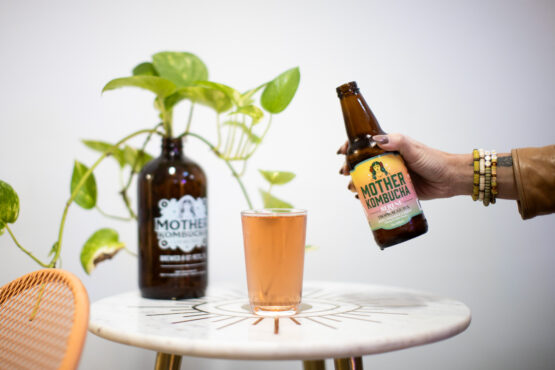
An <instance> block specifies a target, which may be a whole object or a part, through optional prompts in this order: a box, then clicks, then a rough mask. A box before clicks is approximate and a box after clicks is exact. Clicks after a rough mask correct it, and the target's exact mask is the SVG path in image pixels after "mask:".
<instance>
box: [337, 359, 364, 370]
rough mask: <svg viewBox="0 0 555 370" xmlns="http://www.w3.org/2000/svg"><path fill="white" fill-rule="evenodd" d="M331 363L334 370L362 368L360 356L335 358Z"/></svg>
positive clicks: (358, 369) (356, 369)
mask: <svg viewBox="0 0 555 370" xmlns="http://www.w3.org/2000/svg"><path fill="white" fill-rule="evenodd" d="M333 363H334V365H335V370H362V358H361V357H347V358H336V359H334V360H333Z"/></svg>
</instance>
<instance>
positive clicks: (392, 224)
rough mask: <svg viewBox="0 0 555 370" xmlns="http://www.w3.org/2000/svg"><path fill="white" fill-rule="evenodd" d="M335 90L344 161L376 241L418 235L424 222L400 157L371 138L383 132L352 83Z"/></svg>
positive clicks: (386, 244) (388, 242)
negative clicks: (343, 138)
mask: <svg viewBox="0 0 555 370" xmlns="http://www.w3.org/2000/svg"><path fill="white" fill-rule="evenodd" d="M337 95H338V96H339V100H340V101H341V109H342V111H343V118H344V119H345V128H346V130H347V136H348V138H349V147H348V149H347V165H348V167H349V170H350V174H351V178H352V180H353V184H354V185H355V187H356V191H357V193H358V197H359V199H360V201H361V203H362V207H363V208H364V211H365V213H366V217H367V219H368V223H369V225H370V228H371V230H372V232H373V233H374V239H375V240H376V243H378V246H379V247H380V248H381V249H384V248H386V247H389V246H392V245H395V244H398V243H402V242H404V241H406V240H409V239H412V238H415V237H417V236H419V235H422V234H424V233H425V232H426V231H428V223H427V222H426V218H425V217H424V213H423V212H422V208H421V207H420V202H419V201H418V197H417V195H416V191H415V190H414V186H413V184H412V181H411V179H410V175H409V173H408V171H407V168H406V166H405V162H404V160H403V158H402V157H401V155H400V154H399V153H398V152H387V151H385V150H383V149H381V148H380V147H378V146H377V145H376V142H375V141H374V140H373V139H372V137H373V136H374V135H383V134H385V132H384V131H383V130H382V128H381V127H380V124H379V123H378V121H377V120H376V117H375V116H374V114H373V113H372V111H371V110H370V108H369V107H368V104H366V101H365V100H364V97H363V96H362V95H361V94H360V92H359V89H358V87H357V84H356V82H349V83H347V84H344V85H341V86H339V87H338V88H337Z"/></svg>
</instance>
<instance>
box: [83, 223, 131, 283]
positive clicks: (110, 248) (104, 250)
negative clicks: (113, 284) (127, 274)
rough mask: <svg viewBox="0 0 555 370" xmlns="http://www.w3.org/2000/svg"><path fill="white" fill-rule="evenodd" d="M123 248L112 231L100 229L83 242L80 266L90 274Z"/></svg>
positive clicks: (122, 244)
mask: <svg viewBox="0 0 555 370" xmlns="http://www.w3.org/2000/svg"><path fill="white" fill-rule="evenodd" d="M124 247H125V244H124V243H122V242H121V241H120V240H119V235H118V233H117V231H115V230H114V229H108V228H105V229H100V230H98V231H96V232H95V233H94V234H92V236H91V237H90V238H89V239H88V240H87V241H86V242H85V245H83V248H82V249H81V265H82V266H83V269H84V270H85V272H86V273H87V274H90V273H91V272H92V271H93V270H94V269H95V267H96V265H97V264H98V263H99V262H102V261H104V260H106V259H110V258H112V257H114V256H115V255H116V253H118V252H119V251H120V250H122V249H123V248H124Z"/></svg>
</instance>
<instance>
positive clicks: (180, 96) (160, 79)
mask: <svg viewBox="0 0 555 370" xmlns="http://www.w3.org/2000/svg"><path fill="white" fill-rule="evenodd" d="M299 81H300V72H299V68H293V69H290V70H287V71H285V72H283V73H281V74H280V75H279V76H277V77H276V78H275V79H273V80H272V81H269V82H266V83H263V84H261V85H259V86H257V87H256V88H253V89H250V90H247V91H245V92H244V93H240V92H239V91H238V90H236V89H234V88H233V87H231V86H228V85H225V84H222V83H218V82H214V81H208V69H207V68H206V65H205V64H204V62H203V61H202V60H201V59H200V58H198V57H197V56H196V55H194V54H191V53H187V52H170V51H164V52H160V53H156V54H154V55H153V56H152V60H151V61H145V62H143V63H140V64H138V65H136V66H135V68H133V70H132V76H127V77H121V78H116V79H113V80H111V81H109V82H108V83H107V84H106V85H105V86H104V88H103V89H102V92H104V91H110V90H115V89H119V88H122V87H138V88H141V89H145V90H148V91H150V92H152V93H154V94H155V99H154V107H155V109H157V110H158V111H159V117H160V118H161V122H160V123H158V124H157V125H156V126H155V127H153V128H151V129H142V130H139V131H136V132H134V133H133V134H130V135H128V136H126V137H124V138H123V139H121V140H119V141H118V142H117V144H110V143H108V142H104V141H95V140H83V143H84V144H85V145H86V146H87V147H88V148H90V149H92V150H95V151H97V152H100V153H102V154H104V155H103V156H101V157H100V158H99V159H98V160H97V161H96V162H95V163H94V164H93V165H92V167H91V168H90V169H89V168H88V167H87V166H86V165H84V164H83V163H80V162H78V161H75V163H74V166H73V173H72V177H71V184H70V189H71V196H70V199H69V200H68V202H66V205H65V208H64V212H63V214H62V219H61V222H60V228H59V232H58V240H56V241H55V242H54V244H53V245H52V248H51V250H50V253H49V256H50V257H51V260H50V262H48V263H43V262H42V261H40V260H39V259H37V258H36V257H35V256H34V255H33V254H32V253H31V252H29V251H28V250H26V249H25V248H24V247H23V246H22V245H21V244H20V243H19V242H18V241H17V240H16V238H15V236H14V235H11V237H12V239H13V241H14V242H15V244H16V245H17V246H18V247H19V248H20V249H21V250H22V251H23V252H25V253H26V254H27V255H29V256H30V257H31V258H32V259H33V260H35V261H36V262H37V263H39V264H40V265H41V266H43V267H55V266H56V265H57V262H58V260H59V258H60V255H61V247H62V237H63V232H64V225H65V221H66V216H67V214H68V209H69V207H70V205H71V204H72V202H73V201H74V202H75V203H77V204H78V205H79V206H81V207H83V208H85V209H92V208H95V207H96V203H97V196H98V195H97V186H96V180H95V176H94V174H93V170H94V169H95V168H96V167H97V166H98V165H99V164H100V163H101V162H102V160H103V159H104V157H105V156H111V157H113V158H114V159H115V160H116V161H117V162H118V164H119V166H120V172H122V173H123V171H122V170H124V169H125V168H126V167H127V166H129V167H130V171H129V172H128V174H129V178H128V179H127V181H125V182H123V181H122V186H123V188H122V189H121V191H120V194H121V196H122V200H123V203H124V204H125V206H126V208H127V211H128V213H129V218H136V214H135V212H134V211H133V209H132V207H131V202H130V200H129V197H128V195H127V191H128V189H129V186H130V185H131V184H132V180H133V176H134V175H135V174H136V173H137V172H138V171H140V170H141V169H142V167H143V166H144V165H145V164H146V163H147V162H149V161H150V160H151V159H152V156H150V155H149V154H148V153H146V152H145V151H144V150H139V149H136V148H133V147H131V146H129V145H127V144H126V143H127V141H128V140H129V139H131V138H133V137H136V136H138V135H143V134H148V136H147V137H146V139H145V141H144V144H143V146H142V148H146V146H147V144H148V142H149V140H150V139H151V137H152V135H154V134H160V130H161V129H163V130H164V131H165V132H164V133H163V136H165V137H176V136H178V137H185V136H187V135H190V136H192V137H195V138H197V139H199V140H201V141H202V142H204V143H205V144H207V145H208V146H209V147H210V148H211V150H212V151H213V152H214V153H215V154H216V155H217V156H218V157H220V158H222V159H223V160H224V161H225V164H226V165H227V166H228V167H229V169H230V170H231V173H232V174H233V176H234V178H235V179H237V181H238V183H239V185H240V187H241V190H242V192H243V195H244V196H245V199H246V201H247V203H248V205H249V207H250V208H252V204H251V201H250V198H249V196H248V193H247V191H246V188H245V186H244V184H243V182H242V180H241V176H243V174H244V173H245V169H246V167H247V166H246V164H247V160H248V159H249V158H251V156H252V155H253V154H254V152H255V151H256V150H257V148H258V146H259V145H260V144H261V142H262V141H263V140H264V137H265V136H266V133H267V132H268V129H269V128H270V126H271V122H272V114H277V113H280V112H282V111H283V110H284V109H285V108H286V107H287V106H288V105H289V104H290V102H291V100H292V99H293V97H294V95H295V93H296V91H297V88H298V85H299ZM261 91H262V94H261V96H260V101H259V103H258V102H256V100H255V96H256V95H257V94H258V93H259V92H261ZM184 100H187V101H190V102H191V103H192V104H191V107H190V109H191V110H190V113H189V119H188V121H187V123H186V129H185V131H183V133H182V134H181V135H176V136H174V135H173V109H174V107H175V106H176V105H177V104H178V103H180V102H182V101H184ZM193 104H195V105H196V104H198V105H204V106H206V107H209V108H211V109H213V110H214V111H215V112H216V113H217V114H218V119H217V120H216V124H217V126H216V127H217V144H216V145H214V144H212V143H211V142H210V141H209V140H206V139H205V138H204V137H202V136H200V135H198V134H196V133H194V132H192V131H190V130H189V129H190V125H191V122H192V116H193ZM263 109H264V110H265V111H266V112H268V113H270V115H268V117H269V118H268V120H267V122H266V124H264V123H262V121H263V119H264V118H265V116H266V114H265V112H264V111H263ZM223 113H227V115H226V119H224V121H226V122H224V123H223V124H221V123H220V122H221V118H220V115H221V114H223ZM231 161H239V163H242V165H243V169H242V171H241V172H240V173H238V171H236V169H235V168H234V166H233V165H232V164H231ZM241 161H242V162H241ZM234 163H236V162H234ZM260 172H261V174H262V175H263V176H264V178H265V179H266V180H267V181H268V182H269V184H270V189H269V190H268V191H263V190H261V191H260V192H261V195H262V200H263V203H264V207H267V208H291V207H292V205H291V204H289V203H287V202H285V201H283V200H281V199H279V198H276V197H274V196H273V195H272V194H270V191H271V188H272V186H273V185H282V184H285V183H288V182H290V181H291V180H292V179H293V178H294V177H295V175H294V174H293V173H291V172H282V171H260ZM99 212H101V213H103V214H104V215H106V216H108V217H114V218H118V219H125V218H126V217H121V216H114V215H109V214H106V213H104V212H102V211H101V210H100V209H99ZM18 214H19V198H18V196H17V193H15V191H14V190H13V189H12V188H11V186H10V185H8V184H6V183H5V182H2V181H0V234H1V233H2V232H3V229H4V228H5V227H6V225H7V224H8V223H11V222H15V220H16V219H17V216H18ZM123 248H125V247H124V244H123V243H122V242H120V241H119V235H118V234H117V232H116V231H114V230H112V229H101V230H98V231H97V232H95V233H94V234H93V235H92V236H91V237H90V238H89V239H88V240H87V242H86V243H85V245H84V247H83V249H82V252H81V263H82V264H83V268H84V269H85V271H87V273H90V272H91V271H92V270H93V269H94V268H95V266H96V264H97V263H99V262H100V261H102V260H104V259H109V258H111V257H112V256H113V255H115V254H116V253H117V252H118V251H119V250H121V249H123Z"/></svg>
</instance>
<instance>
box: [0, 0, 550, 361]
mask: <svg viewBox="0 0 555 370" xmlns="http://www.w3.org/2000/svg"><path fill="white" fill-rule="evenodd" d="M161 50H185V51H191V52H194V53H196V54H198V55H199V56H200V57H201V58H203V59H204V60H205V61H206V63H207V65H208V67H209V70H210V74H211V76H210V77H211V79H213V80H215V81H220V82H224V83H227V84H230V85H232V86H235V87H237V88H238V89H240V90H245V89H248V88H251V87H254V86H256V85H257V84H258V83H260V82H262V81H265V80H267V79H270V78H272V77H274V76H275V75H277V74H278V73H280V72H281V71H283V70H285V69H287V68H289V67H292V66H296V65H298V66H300V67H301V73H302V81H301V86H300V89H299V91H298V94H297V97H296V98H295V100H294V101H293V103H292V104H291V106H290V107H289V108H288V109H287V110H286V111H285V112H284V113H283V114H281V115H279V116H277V117H275V118H276V119H275V124H274V125H273V127H272V129H271V131H270V133H269V136H268V140H267V142H266V143H265V144H264V145H263V147H262V148H261V150H260V151H259V152H258V153H257V154H256V156H255V157H254V158H253V160H252V163H251V165H250V171H249V172H248V175H247V176H246V182H247V184H248V187H249V190H250V192H251V193H252V196H253V197H257V187H258V186H261V185H262V181H261V178H260V176H259V175H258V174H257V172H256V169H257V168H263V169H285V170H291V171H294V172H296V173H297V174H298V177H297V179H296V180H295V181H294V182H293V183H291V184H290V185H287V186H285V187H283V188H281V189H276V195H278V196H280V197H282V198H284V199H287V200H290V201H291V202H292V203H293V204H294V205H296V206H298V207H303V208H307V209H308V210H309V224H308V242H309V243H311V244H316V245H318V246H319V247H320V249H319V250H318V251H316V252H313V253H310V254H309V255H308V257H307V260H306V275H305V276H306V279H307V280H340V281H357V282H366V283H381V284H390V285H399V286H404V287H409V288H416V289H421V290H427V291H430V292H433V293H437V294H441V295H445V296H449V297H452V298H455V299H458V300H461V301H463V302H465V303H466V304H467V305H468V306H470V307H471V309H472V311H473V321H472V324H471V326H470V328H469V329H468V330H467V331H466V332H465V333H463V334H461V335H459V336H457V337H455V338H452V339H449V340H447V341H444V342H441V343H436V344H432V345H427V346H424V347H420V348H414V349H409V350H403V351H399V352H393V353H389V354H383V355H378V356H369V357H366V358H365V359H364V362H365V366H366V367H367V368H369V369H404V368H406V367H407V366H408V364H410V367H411V368H415V369H524V368H526V369H552V368H554V367H555V355H554V350H555V321H554V319H553V312H555V286H554V284H553V281H554V278H555V272H554V271H555V270H554V269H553V264H554V262H555V251H554V249H553V248H554V247H555V246H554V245H553V244H555V243H554V242H553V237H552V236H551V234H550V233H549V229H552V228H553V226H554V220H555V217H554V216H547V217H538V218H535V219H533V220H530V221H526V222H524V221H522V220H521V219H520V216H519V214H518V213H517V207H516V204H515V202H512V201H500V202H498V204H496V205H495V206H492V207H488V208H485V207H483V206H481V205H480V204H477V203H473V202H472V201H471V200H470V198H469V197H464V198H455V199H446V200H437V201H428V202H423V207H424V210H425V213H426V216H427V218H428V222H429V224H430V231H429V232H428V234H426V235H425V236H423V237H420V238H418V239H416V240H414V241H411V242H408V243H406V244H404V245H400V246H396V247H393V248H391V249H390V250H387V251H385V252H381V251H379V249H378V247H377V246H376V245H375V243H374V241H373V239H372V236H371V233H370V231H369V230H368V227H367V225H366V222H365V219H364V217H363V214H362V210H361V208H360V205H359V204H358V203H357V201H355V200H354V199H353V197H352V195H351V194H350V193H349V192H348V191H347V190H346V185H347V179H346V178H343V177H341V176H339V175H338V170H339V167H340V165H341V163H342V158H339V157H338V156H337V155H336V154H335V151H336V150H337V148H338V147H339V145H340V144H342V142H343V141H344V140H345V132H344V127H343V122H342V117H341V113H340V108H339V103H338V101H337V98H336V95H335V87H336V86H338V85H339V84H341V83H344V82H347V81H350V80H356V81H358V83H359V85H360V86H361V88H362V91H363V92H364V95H365V97H366V99H367V101H368V102H369V104H370V106H371V107H372V109H373V110H374V112H375V114H376V115H377V117H378V119H379V120H380V122H381V123H382V126H383V127H384V128H385V129H386V130H388V131H399V132H403V133H406V134H409V135H411V136H413V137H415V138H416V139H418V140H420V141H423V142H425V143H427V144H429V145H431V146H434V147H437V148H440V149H443V150H447V151H451V152H469V151H471V150H472V148H474V147H485V148H496V149H497V150H498V152H503V151H508V150H510V149H511V148H513V147H517V146H534V145H545V144H550V143H553V142H555V128H554V118H555V104H554V102H553V96H554V95H555V3H554V2H552V1H528V2H524V1H457V2H455V1H451V2H449V1H436V2H434V1H420V2H416V1H405V2H397V1H387V2H386V1H347V0H344V1H305V2H301V1H290V0H280V1H273V0H272V1H235V2H232V1H229V2H228V1H221V2H217V1H194V2H193V1H156V2H154V1H151V2H146V1H118V2H116V1H101V0H97V1H94V2H88V3H86V4H85V2H81V1H48V2H44V1H15V0H3V1H2V2H0V56H1V58H0V112H1V116H0V178H1V179H2V180H4V181H7V182H9V183H10V184H11V185H12V186H13V187H14V188H15V189H16V190H17V191H18V193H19V195H20V197H21V206H22V208H21V215H20V218H19V220H18V222H17V223H16V224H15V225H14V227H13V229H14V230H15V232H16V234H17V235H18V236H19V238H20V239H21V242H22V243H23V244H24V245H26V246H27V247H28V248H30V249H32V250H33V251H34V252H35V253H36V254H37V255H39V256H41V257H45V255H46V253H47V252H48V250H49V248H50V246H51V244H52V243H53V241H54V240H55V238H56V233H57V228H58V224H59V218H60V216H61V212H62V209H63V206H64V202H65V200H66V199H67V197H68V195H69V179H70V176H71V168H72V163H73V160H74V159H75V158H78V159H79V160H81V161H84V162H85V163H88V164H91V163H92V162H93V161H94V159H95V158H96V155H95V154H94V153H92V152H90V151H89V150H88V149H86V148H85V147H84V146H83V145H82V144H80V142H79V140H80V139H81V138H99V139H104V140H108V141H115V140H117V139H118V138H120V137H123V136H124V135H125V134H127V133H129V132H131V131H133V130H136V129H139V128H143V127H149V126H152V125H154V124H155V123H156V114H155V112H154V110H153V109H152V104H151V95H150V94H148V93H146V92H142V91H139V90H133V89H128V90H121V91H117V92H111V93H106V94H105V95H104V96H101V95H100V90H101V88H102V86H103V84H104V83H106V82H107V81H108V80H110V79H111V78H114V77H118V76H123V75H128V74H129V72H130V69H131V68H132V67H133V66H134V65H135V64H136V63H138V62H140V61H142V60H145V59H147V58H149V56H150V55H151V54H153V53H155V52H157V51H161ZM185 118H186V112H185V110H180V111H178V112H177V113H176V122H177V125H178V126H179V125H184V121H185ZM214 125H215V122H214V115H213V114H212V113H211V112H209V111H207V110H202V109H198V110H197V115H196V117H195V123H194V126H193V127H194V129H195V130H198V131H200V132H203V133H206V134H207V135H212V133H213V131H212V130H213V127H214ZM181 127H183V126H181ZM186 146H187V148H186V152H187V154H188V155H189V156H190V157H192V158H193V159H195V160H196V161H197V162H199V163H200V164H201V165H202V166H203V167H204V169H205V170H206V172H207V174H208V179H209V199H210V214H211V216H210V217H211V218H210V226H211V229H210V255H209V258H210V281H211V282H217V281H222V280H231V281H234V282H236V283H237V284H244V283H243V282H244V279H245V276H244V272H243V269H244V265H243V254H242V245H241V232H240V222H239V214H238V212H239V211H240V210H241V209H243V208H245V207H246V205H245V202H244V201H243V198H242V197H241V194H240V191H239V188H238V187H237V185H236V183H235V182H234V181H233V179H232V178H231V176H230V174H229V173H228V170H227V169H226V167H225V166H224V165H222V163H220V162H219V161H218V160H216V159H214V158H213V156H212V155H211V153H209V151H207V150H206V148H205V147H203V146H202V145H201V144H198V143H196V142H192V141H191V142H190V143H187V145H186ZM149 150H150V151H151V152H156V151H157V150H158V144H155V145H153V146H152V147H150V148H149ZM97 178H98V181H99V191H100V200H99V203H100V205H102V206H103V207H104V208H105V209H107V210H109V211H112V212H114V213H122V212H123V208H122V206H121V204H120V202H119V199H118V197H117V194H116V185H117V172H116V167H115V166H114V165H112V164H106V165H103V166H102V167H101V168H100V169H99V170H98V172H97ZM133 195H134V194H133ZM257 201H258V199H257ZM103 226H111V227H115V228H117V229H118V230H119V231H120V233H121V235H122V238H123V239H124V240H126V241H127V242H128V244H129V245H130V246H131V248H134V247H135V245H136V232H135V226H134V225H133V224H124V223H120V222H116V221H110V220H108V219H105V218H103V217H101V216H100V215H98V214H97V213H95V212H87V211H84V210H82V209H79V208H78V207H72V208H71V210H70V215H69V220H68V223H67V227H66V230H67V231H66V233H65V241H64V244H65V245H64V249H63V267H64V268H66V269H68V270H70V271H72V272H74V273H76V274H77V275H78V276H79V277H80V278H81V279H82V280H83V282H84V284H85V285H86V287H87V289H88V291H89V294H90V298H91V300H92V301H95V300H98V299H99V298H101V297H104V296H108V295H111V294H115V293H119V292H123V291H126V290H130V289H135V288H136V280H137V278H136V274H137V272H136V261H135V260H134V258H133V257H130V256H129V255H126V254H121V255H118V256H117V257H116V258H115V260H114V261H113V262H110V263H105V264H103V265H101V266H100V267H99V268H98V269H97V270H96V271H95V272H94V274H93V275H92V276H90V277H89V276H87V275H85V274H84V273H83V271H82V269H81V267H80V265H79V262H78V256H79V250H80V247H81V245H82V244H83V242H84V241H85V240H86V238H87V237H88V236H89V235H90V234H91V233H92V231H94V230H96V229H97V228H99V227H103ZM0 251H1V253H2V254H1V257H0V261H1V262H0V266H1V268H0V283H2V284H3V283H5V282H7V281H9V280H11V279H13V278H15V277H17V276H19V275H21V274H23V273H26V272H29V271H31V270H33V269H36V268H37V265H35V264H34V263H32V261H30V260H29V259H28V258H27V257H26V256H24V255H23V254H22V253H21V252H20V251H18V250H17V249H16V247H15V246H14V244H13V243H12V242H11V240H10V239H9V238H8V237H7V236H5V235H4V236H2V237H1V238H0ZM153 362H154V353H153V352H150V351H145V350H140V349H135V348H131V347H127V346H124V345H119V344H115V343H112V342H108V341H106V340H104V339H101V338H97V337H95V336H93V335H89V337H88V338H87V343H86V347H85V351H84V355H83V357H82V362H81V368H82V369H100V368H106V369H127V368H128V369H151V368H152V367H153ZM330 365H331V364H328V366H330ZM263 366H264V368H268V369H289V368H301V365H300V363H296V362H276V363H261V362H238V361H224V360H204V359H194V358H185V359H184V360H183V368H191V369H195V368H206V369H259V368H262V367H263Z"/></svg>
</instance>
